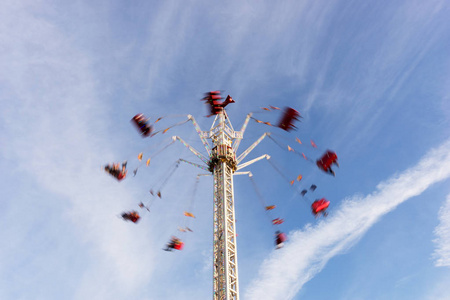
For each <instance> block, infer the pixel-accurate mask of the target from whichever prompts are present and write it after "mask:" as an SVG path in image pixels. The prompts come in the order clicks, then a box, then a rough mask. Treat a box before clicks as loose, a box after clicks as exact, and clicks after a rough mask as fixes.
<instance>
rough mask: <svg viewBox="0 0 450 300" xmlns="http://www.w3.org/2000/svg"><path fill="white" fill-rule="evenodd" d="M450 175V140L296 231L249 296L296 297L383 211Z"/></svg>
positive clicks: (264, 269)
mask: <svg viewBox="0 0 450 300" xmlns="http://www.w3.org/2000/svg"><path fill="white" fill-rule="evenodd" d="M449 177H450V140H448V141H446V142H445V143H444V144H442V145H441V146H439V147H438V148H436V149H433V150H431V151H430V152H429V153H428V154H427V155H425V157H423V158H422V160H421V161H420V162H419V163H418V164H417V165H416V166H414V167H412V168H410V169H408V170H406V171H405V172H403V173H401V174H399V175H396V176H394V177H392V178H391V179H389V180H387V181H385V182H382V183H381V184H379V185H378V187H377V190H376V191H374V192H373V193H372V194H370V195H367V196H365V197H354V198H351V199H346V200H345V201H343V203H342V205H341V206H340V208H339V209H337V210H336V211H335V212H334V213H333V215H332V216H331V217H329V218H328V219H327V220H325V221H322V222H320V223H319V224H318V225H317V226H310V225H307V226H306V227H305V228H304V229H303V230H298V231H293V232H291V233H290V235H289V236H290V240H291V241H290V243H289V244H288V245H287V246H286V247H285V248H284V249H283V250H282V251H274V252H273V253H272V254H271V256H270V257H269V258H268V259H267V260H265V261H264V262H263V264H262V266H261V268H260V271H259V275H258V277H257V278H256V279H255V280H254V281H253V283H252V284H251V285H250V286H251V287H250V288H249V290H247V291H246V297H245V298H246V299H292V298H293V297H294V296H295V295H296V294H297V293H298V291H299V290H300V289H301V288H302V287H303V285H304V284H305V283H306V282H308V281H309V280H310V279H312V278H313V277H314V276H315V275H316V274H317V273H319V272H320V271H321V270H322V269H323V268H324V266H325V265H326V264H327V262H328V261H329V260H330V259H331V258H332V257H334V256H336V255H338V254H341V253H343V252H344V251H346V250H348V249H349V248H351V247H352V246H353V245H354V244H355V243H356V242H358V240H359V239H360V238H361V237H363V236H364V234H365V233H366V232H367V230H368V229H369V228H371V227H372V226H373V225H374V224H375V223H376V222H377V221H378V220H379V219H380V218H381V217H382V216H383V215H385V214H387V213H388V212H390V211H392V210H394V209H395V208H396V207H397V206H398V205H400V204H401V203H403V202H405V201H406V200H408V199H410V198H411V197H414V196H417V195H419V194H421V193H422V192H423V191H425V190H426V189H427V188H428V187H430V186H431V185H432V184H434V183H437V182H439V181H441V180H444V179H447V178H449ZM305 245H307V247H305Z"/></svg>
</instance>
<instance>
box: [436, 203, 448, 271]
mask: <svg viewBox="0 0 450 300" xmlns="http://www.w3.org/2000/svg"><path fill="white" fill-rule="evenodd" d="M439 222H440V223H439V225H438V226H437V227H436V229H435V231H434V233H435V235H436V236H437V238H436V239H435V240H434V242H435V244H436V250H435V251H434V253H433V257H434V259H435V265H436V266H437V267H450V195H448V196H447V201H446V202H445V204H444V205H443V206H442V207H441V208H440V209H439Z"/></svg>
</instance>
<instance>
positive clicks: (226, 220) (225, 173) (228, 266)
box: [209, 110, 239, 300]
mask: <svg viewBox="0 0 450 300" xmlns="http://www.w3.org/2000/svg"><path fill="white" fill-rule="evenodd" d="M216 121H218V124H217V126H214V125H215V124H216ZM210 138H211V139H212V142H213V144H214V147H213V148H212V151H211V156H210V158H211V160H210V165H209V167H210V171H211V172H213V174H214V245H213V249H214V250H213V251H214V253H213V278H214V279H213V280H214V282H213V289H214V297H213V299H214V300H225V299H226V300H231V299H233V300H238V299H239V283H238V282H239V280H238V264H237V248H236V226H235V217H234V191H233V173H234V172H235V171H236V168H237V161H236V153H235V151H234V149H233V148H232V142H233V140H234V139H235V138H236V133H235V131H234V130H233V128H232V126H231V123H230V122H229V121H228V117H227V115H226V112H225V110H222V111H221V112H220V113H219V114H217V116H216V120H215V121H214V123H213V126H212V127H211V131H210Z"/></svg>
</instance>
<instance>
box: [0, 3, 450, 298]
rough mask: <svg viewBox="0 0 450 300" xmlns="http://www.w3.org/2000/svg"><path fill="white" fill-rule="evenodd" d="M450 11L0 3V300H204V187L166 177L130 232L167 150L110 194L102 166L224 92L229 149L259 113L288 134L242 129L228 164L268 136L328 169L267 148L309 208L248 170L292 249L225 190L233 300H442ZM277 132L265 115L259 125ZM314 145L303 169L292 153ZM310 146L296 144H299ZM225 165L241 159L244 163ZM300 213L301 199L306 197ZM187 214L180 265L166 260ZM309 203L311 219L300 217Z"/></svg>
mask: <svg viewBox="0 0 450 300" xmlns="http://www.w3.org/2000/svg"><path fill="white" fill-rule="evenodd" d="M449 14H450V5H449V3H448V1H438V0H436V1H434V0H432V1H426V2H424V1H415V0H414V1H377V2H376V3H375V2H373V3H370V4H365V3H361V2H357V1H338V0H335V1H321V0H319V1H283V2H282V3H281V2H277V3H275V2H273V1H228V2H227V3H224V4H211V3H210V1H183V2H181V1H134V2H133V3H132V4H130V3H129V1H113V2H111V1H96V2H95V4H92V3H91V2H90V1H77V2H71V3H68V2H67V1H62V2H61V1H9V0H6V1H2V2H1V4H0V70H1V72H0V103H1V109H0V116H1V117H0V155H1V160H0V165H1V166H2V168H3V170H4V175H3V176H2V180H1V183H0V187H1V190H2V191H3V192H2V197H1V201H0V238H1V239H2V241H3V243H2V246H1V247H0V266H1V268H0V299H129V298H137V299H180V298H181V299H208V298H210V297H211V295H212V179H211V178H210V177H202V178H200V180H199V185H198V191H197V193H196V196H195V198H192V195H193V189H194V183H195V177H196V175H197V174H198V173H199V171H200V173H202V171H201V170H199V169H196V168H194V167H192V166H190V165H185V164H184V165H180V167H179V168H178V169H177V171H176V172H175V173H174V175H173V176H172V177H171V178H170V180H169V181H168V183H167V185H165V186H164V189H163V198H162V199H156V200H154V202H153V205H152V210H151V213H150V214H143V218H142V220H141V222H140V223H139V224H136V225H135V224H131V223H125V222H123V221H122V220H121V219H120V218H119V217H118V216H119V214H120V213H121V212H122V211H125V210H130V209H133V208H136V206H137V204H138V203H139V202H140V201H150V200H151V199H152V198H151V195H150V194H149V193H148V191H149V189H150V188H154V187H157V186H158V184H159V183H160V182H161V180H163V179H164V177H165V176H166V175H165V174H167V172H168V170H169V169H170V166H171V165H172V164H173V163H174V162H175V161H176V160H177V159H179V158H185V159H187V160H190V161H192V162H197V163H200V161H199V160H198V159H197V158H196V157H195V156H194V155H192V154H191V153H190V152H189V151H188V150H187V149H186V148H185V147H183V146H182V144H180V143H176V144H174V145H172V146H170V147H169V148H167V150H166V151H164V153H161V154H159V155H158V156H157V157H155V158H154V159H152V163H151V165H150V167H148V168H141V169H140V170H139V172H138V174H137V176H136V177H134V178H133V177H130V178H127V179H126V180H124V181H123V182H120V183H118V182H116V181H114V180H113V179H112V178H110V177H109V176H107V174H105V173H104V172H103V171H102V166H103V165H104V164H106V163H110V162H114V161H123V160H125V159H127V160H128V163H129V167H130V168H133V167H135V166H137V164H138V161H137V159H136V156H137V154H138V153H139V152H141V151H143V152H144V155H146V156H148V155H151V153H152V151H153V152H154V151H156V150H155V149H157V148H158V147H160V146H162V145H165V144H166V143H168V139H170V137H171V136H172V135H179V136H181V137H182V138H183V139H185V140H186V141H187V142H188V143H191V144H192V145H193V146H194V147H196V148H197V149H199V150H202V149H203V148H202V145H201V142H200V141H199V139H198V137H197V134H196V132H195V130H194V128H193V126H192V125H191V124H185V125H183V126H179V127H175V128H173V129H171V130H169V131H168V132H167V133H166V134H165V135H157V136H155V137H152V138H148V139H142V138H141V137H139V135H138V134H137V132H136V130H135V129H134V128H133V127H132V125H131V124H130V122H129V120H130V119H131V117H132V116H134V115H135V114H136V113H144V114H146V115H147V116H149V117H151V118H152V119H153V120H154V119H155V118H157V117H159V116H168V115H176V117H173V118H166V119H163V120H162V121H161V122H160V123H158V124H159V125H158V126H159V127H158V129H164V128H166V127H167V126H169V125H171V124H174V123H176V122H179V121H182V120H184V118H185V117H183V116H181V115H186V114H192V115H193V116H194V117H195V118H196V120H197V121H198V123H199V124H200V126H201V128H202V129H203V130H207V129H209V127H210V125H211V123H212V121H213V120H212V118H205V115H206V114H207V108H206V106H205V105H204V104H203V103H202V102H201V101H200V100H199V99H200V98H201V97H202V96H203V93H204V92H206V91H209V90H217V89H220V90H224V91H225V94H230V95H231V96H232V97H233V98H234V99H235V100H236V103H235V104H232V105H229V107H227V112H228V115H229V117H230V120H231V122H232V123H233V126H234V127H235V129H239V128H240V126H241V125H242V123H243V120H244V118H245V116H246V114H247V113H248V112H251V111H260V107H262V106H268V105H275V106H280V107H284V106H291V107H294V108H296V109H297V110H299V111H300V112H301V114H302V116H303V119H302V122H301V123H299V124H297V125H298V127H299V129H298V131H296V132H292V133H285V132H282V130H281V129H277V128H270V127H264V126H262V125H260V124H257V123H255V122H250V124H249V126H248V129H247V132H246V136H245V139H244V141H243V142H242V144H241V147H240V149H239V152H240V151H243V150H244V149H245V148H246V147H248V146H249V145H250V144H251V143H252V142H253V141H254V140H256V139H257V138H258V137H259V136H260V135H261V134H263V133H264V132H266V131H271V132H273V134H274V135H276V138H277V139H279V140H280V141H283V142H285V143H287V144H290V145H291V146H294V145H295V147H296V149H297V150H298V151H304V152H305V153H306V154H307V155H308V156H310V157H312V158H316V157H319V156H320V155H321V154H322V153H321V151H324V150H325V149H328V148H330V149H333V150H335V151H336V152H337V154H338V156H339V162H340V165H341V166H340V168H339V169H337V170H336V177H335V178H333V177H331V176H327V175H326V174H323V173H321V172H320V171H319V170H317V168H316V167H314V166H313V165H312V164H308V162H306V161H305V160H303V159H302V158H301V157H299V156H296V155H295V154H293V153H292V152H290V153H289V152H287V151H284V150H282V149H280V147H278V146H277V145H276V144H274V143H273V142H272V141H271V140H269V139H266V140H264V141H263V142H262V143H261V145H260V146H259V147H258V148H257V149H255V150H254V151H253V152H252V153H251V154H250V155H249V157H248V158H249V159H251V158H254V157H257V156H259V155H262V154H269V155H271V157H272V158H273V161H275V162H276V163H277V165H278V166H279V167H280V169H282V170H283V172H284V173H285V174H286V176H288V177H289V178H294V177H295V176H297V175H298V174H302V175H303V180H302V181H301V182H300V183H299V184H298V188H303V187H308V186H309V185H310V184H312V183H315V184H316V185H317V186H318V188H317V190H316V191H315V195H314V197H315V196H316V195H317V197H326V198H327V199H329V200H330V201H331V206H330V209H329V216H328V218H326V219H317V220H316V219H315V218H314V217H313V216H312V215H311V213H310V209H309V204H308V203H306V202H305V201H303V200H302V199H301V197H300V196H299V195H298V193H297V192H296V191H295V189H293V188H292V187H290V186H289V184H287V183H286V181H285V180H284V179H283V178H281V176H280V175H279V174H278V173H277V172H275V171H274V169H273V168H272V167H271V165H270V164H268V163H267V161H260V162H258V163H257V164H254V165H252V166H251V167H249V168H248V170H250V171H251V172H252V173H253V174H254V179H255V181H256V182H257V184H258V186H259V188H260V189H261V191H262V192H263V194H264V198H265V201H267V202H270V203H273V204H276V205H277V209H276V211H274V214H276V215H277V216H279V217H282V218H284V219H285V220H286V221H285V223H284V224H283V225H281V229H282V230H283V231H285V232H286V233H287V234H288V236H289V242H288V243H287V245H286V247H285V248H283V249H282V250H277V251H275V250H274V247H273V231H274V229H273V228H272V226H271V225H270V223H269V222H268V219H267V216H266V215H265V213H264V210H263V209H262V207H261V205H260V202H259V199H258V197H257V196H256V193H255V191H254V190H253V188H252V185H251V182H250V180H249V179H248V178H247V177H246V176H239V177H235V180H234V182H235V202H236V219H237V232H238V235H239V236H238V239H237V245H238V263H239V277H240V294H241V298H242V299H296V300H300V299H433V300H434V299H450V292H449V291H448V288H447V285H448V282H449V281H450V271H449V266H450V236H449V231H450V229H449V228H450V209H449V207H450V189H449V182H450V181H449V177H450V97H449V92H450V89H449V86H450V81H449V78H450V56H449V54H448V53H450V21H449V19H448V15H449ZM257 116H258V117H260V118H261V119H265V120H271V121H274V120H276V119H277V117H278V116H277V115H276V113H272V114H258V115H257ZM295 137H299V138H300V139H302V140H303V141H306V142H307V141H309V140H310V139H313V140H314V141H315V142H316V144H317V145H318V148H319V149H318V150H314V149H312V148H311V147H308V146H306V145H304V146H300V145H298V144H295V142H287V141H288V140H289V139H290V140H294V139H295ZM305 144H307V143H305ZM239 152H238V153H239ZM310 197H311V199H312V197H313V196H310ZM192 199H194V201H195V202H194V203H195V205H194V207H193V213H194V214H195V215H196V218H195V219H194V220H191V222H190V224H189V225H190V226H191V227H192V228H193V229H194V232H193V233H190V234H185V235H184V236H183V238H184V240H185V242H186V247H185V249H184V250H183V251H181V252H177V253H168V252H165V251H162V250H161V249H162V248H163V247H164V244H165V243H166V242H167V240H168V239H169V237H170V236H171V235H173V234H175V233H176V232H177V231H176V229H177V226H178V225H180V224H181V225H183V224H184V222H185V218H184V217H183V215H182V214H183V211H184V210H186V209H187V208H188V207H189V205H190V202H191V200H192ZM311 199H310V200H311Z"/></svg>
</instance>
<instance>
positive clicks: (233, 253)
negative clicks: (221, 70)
mask: <svg viewBox="0 0 450 300" xmlns="http://www.w3.org/2000/svg"><path fill="white" fill-rule="evenodd" d="M250 117H251V114H248V115H247V118H246V119H245V121H244V124H243V126H242V128H241V130H240V131H234V129H233V126H232V125H231V122H230V121H229V119H228V115H227V113H226V111H225V109H223V108H222V109H221V110H219V111H218V113H217V114H216V118H215V120H214V122H213V124H212V126H211V129H210V130H209V131H201V130H200V127H199V126H198V124H197V123H196V121H195V119H194V117H193V116H191V115H189V116H188V119H189V120H191V121H192V123H193V124H194V127H195V129H196V131H197V133H198V134H199V136H200V139H201V140H202V142H203V145H204V146H205V148H206V151H207V152H208V155H209V157H208V158H207V157H205V156H204V155H203V154H201V153H200V152H199V151H197V150H196V149H194V148H193V147H191V146H190V145H188V144H187V143H186V142H185V141H183V140H182V139H181V138H180V137H178V136H174V137H173V140H174V141H175V140H179V141H180V142H182V143H183V144H184V145H185V146H186V147H187V148H189V150H190V151H192V152H193V153H194V154H195V155H197V157H198V158H200V159H201V160H202V161H203V162H204V163H205V164H207V168H205V167H204V166H200V165H197V164H194V165H197V166H198V167H200V168H203V169H207V170H209V171H210V172H211V173H212V174H213V175H214V211H213V219H214V237H213V299H214V300H238V299H239V276H238V262H237V245H236V224H235V216H234V214H235V212H234V190H233V176H234V175H243V174H247V175H249V176H252V174H251V173H250V172H236V171H237V170H239V169H242V168H244V167H246V166H248V165H250V164H252V163H254V162H256V161H258V160H261V159H264V158H266V159H269V158H270V157H269V156H268V155H262V156H260V157H258V158H255V159H253V160H251V161H248V162H246V163H243V164H241V165H238V164H239V163H240V162H241V161H242V160H243V159H244V158H245V157H246V156H247V155H248V154H249V153H250V152H251V151H252V150H253V149H254V148H255V147H256V146H257V145H258V144H259V143H260V142H261V141H262V140H263V139H264V137H266V136H267V135H268V134H269V133H265V134H263V135H262V136H261V137H260V138H259V139H258V140H257V141H256V142H254V143H253V144H252V145H251V146H250V147H249V148H248V149H247V150H245V151H244V152H243V153H242V154H241V155H240V156H239V157H237V158H236V151H237V149H238V147H239V144H240V142H241V140H242V139H243V136H244V132H245V129H246V127H247V124H248V122H249V120H250ZM207 139H211V140H212V144H213V147H212V148H210V146H209V143H208V142H207ZM191 164H193V163H191Z"/></svg>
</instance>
